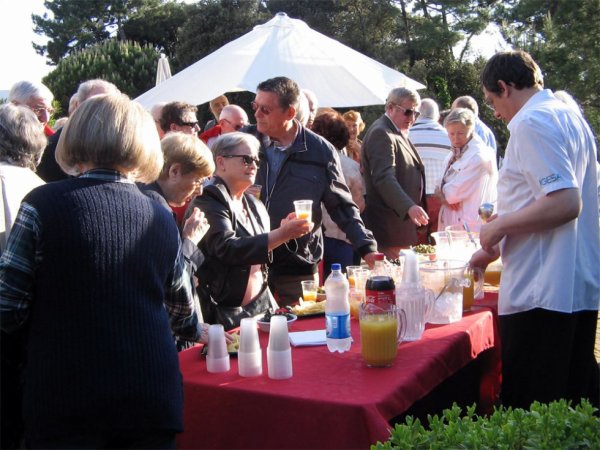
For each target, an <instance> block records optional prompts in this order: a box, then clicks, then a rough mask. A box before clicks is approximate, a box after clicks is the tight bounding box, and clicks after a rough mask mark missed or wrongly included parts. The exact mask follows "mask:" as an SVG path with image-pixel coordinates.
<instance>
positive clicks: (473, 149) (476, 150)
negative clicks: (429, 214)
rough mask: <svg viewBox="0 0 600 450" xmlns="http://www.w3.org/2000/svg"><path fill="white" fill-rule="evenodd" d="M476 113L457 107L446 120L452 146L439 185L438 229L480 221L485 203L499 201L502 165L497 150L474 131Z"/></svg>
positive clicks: (437, 193) (437, 189)
mask: <svg viewBox="0 0 600 450" xmlns="http://www.w3.org/2000/svg"><path fill="white" fill-rule="evenodd" d="M475 120H476V117H475V114H474V113H473V111H471V110H469V109H466V108H455V109H453V110H452V111H451V112H450V114H448V116H447V117H446V119H445V120H444V126H445V127H446V131H448V137H449V138H450V143H451V145H452V154H451V155H450V156H449V160H448V162H447V165H446V171H445V172H444V176H443V177H442V180H441V184H440V185H439V186H437V187H436V190H435V194H436V195H437V196H438V197H439V199H440V201H441V203H442V206H441V208H440V215H439V222H438V230H439V231H444V230H445V229H446V227H448V226H450V225H461V226H462V225H463V224H464V223H473V222H477V221H478V220H479V219H478V218H479V215H478V212H477V211H478V209H479V205H481V204H482V203H492V204H495V203H496V200H497V184H498V168H497V166H496V157H495V153H494V151H493V149H492V148H491V147H489V146H488V145H486V144H485V143H484V142H483V141H482V140H481V138H480V137H479V136H478V135H477V134H476V133H475V132H474V130H475Z"/></svg>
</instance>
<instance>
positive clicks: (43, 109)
mask: <svg viewBox="0 0 600 450" xmlns="http://www.w3.org/2000/svg"><path fill="white" fill-rule="evenodd" d="M30 109H31V110H32V111H33V112H34V113H35V115H36V116H39V115H40V114H42V113H43V112H47V113H48V115H49V116H51V115H52V114H54V108H52V107H51V106H49V107H47V108H46V107H45V106H35V107H33V108H30Z"/></svg>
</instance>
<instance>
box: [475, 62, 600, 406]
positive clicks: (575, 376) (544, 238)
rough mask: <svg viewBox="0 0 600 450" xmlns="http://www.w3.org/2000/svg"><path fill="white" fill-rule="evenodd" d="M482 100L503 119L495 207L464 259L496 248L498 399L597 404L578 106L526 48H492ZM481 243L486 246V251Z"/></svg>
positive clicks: (592, 253) (599, 248)
mask: <svg viewBox="0 0 600 450" xmlns="http://www.w3.org/2000/svg"><path fill="white" fill-rule="evenodd" d="M481 82H482V85H483V92H484V94H485V98H486V101H487V102H488V103H489V104H490V105H491V106H492V107H493V108H494V109H495V111H496V116H497V117H499V118H501V119H503V120H506V121H507V122H508V128H509V130H510V139H509V142H508V146H507V148H506V156H505V159H504V164H503V166H502V169H501V171H500V177H499V183H498V216H497V217H496V218H495V219H494V220H492V221H490V222H489V223H488V224H487V225H484V226H483V227H482V228H481V234H480V239H481V245H482V248H483V250H480V251H479V252H478V253H476V254H475V255H474V256H473V258H472V260H471V264H472V265H474V266H479V267H485V266H486V265H487V264H488V263H489V262H490V261H492V260H493V259H495V258H497V257H498V255H500V254H501V255H502V261H503V264H504V271H503V273H502V280H501V285H500V296H499V302H498V310H499V314H500V333H501V339H502V370H503V374H502V376H503V379H502V401H503V403H504V404H505V405H508V406H513V407H524V408H527V407H528V406H529V405H530V404H531V403H532V402H533V401H535V400H537V401H540V402H550V401H552V400H557V399H560V398H566V399H569V400H572V401H573V402H574V403H579V401H580V400H581V399H582V398H588V399H589V400H590V401H591V402H592V404H593V405H595V406H596V407H598V406H600V400H599V397H600V392H599V390H600V383H599V375H598V366H597V364H596V361H595V359H594V353H593V352H594V339H595V332H596V321H597V315H598V307H599V303H600V229H599V222H598V220H599V218H598V191H597V189H598V169H597V165H596V159H597V149H596V145H595V142H594V136H593V134H592V132H591V130H590V128H589V126H588V125H587V123H586V122H585V120H583V118H582V117H581V115H579V114H577V113H575V112H573V111H572V110H571V109H569V107H568V106H566V105H564V104H563V103H562V102H560V101H559V100H557V99H556V98H555V97H554V95H553V94H552V92H551V91H550V90H544V89H543V79H542V74H541V71H540V68H539V67H538V66H537V64H536V63H535V61H533V59H532V58H531V56H530V55H528V54H527V53H525V52H521V51H518V52H504V53H498V54H496V55H495V56H493V57H492V58H491V59H490V60H489V61H488V63H487V65H486V66H485V68H484V69H483V72H482V74H481ZM486 252H487V253H486Z"/></svg>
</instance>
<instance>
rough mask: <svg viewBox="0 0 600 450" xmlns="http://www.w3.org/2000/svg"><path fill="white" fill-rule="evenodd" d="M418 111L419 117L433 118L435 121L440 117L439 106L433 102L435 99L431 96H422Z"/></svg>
mask: <svg viewBox="0 0 600 450" xmlns="http://www.w3.org/2000/svg"><path fill="white" fill-rule="evenodd" d="M419 112H420V113H421V117H426V118H428V119H433V120H434V121H436V122H437V121H438V120H439V118H440V107H439V106H438V104H437V103H436V102H435V100H433V99H431V98H424V99H423V100H422V101H421V107H420V108H419Z"/></svg>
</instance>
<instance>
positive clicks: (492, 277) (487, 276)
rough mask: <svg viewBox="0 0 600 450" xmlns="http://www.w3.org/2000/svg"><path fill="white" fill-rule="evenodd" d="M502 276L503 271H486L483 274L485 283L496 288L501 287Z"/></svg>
mask: <svg viewBox="0 0 600 450" xmlns="http://www.w3.org/2000/svg"><path fill="white" fill-rule="evenodd" d="M501 275H502V271H501V270H486V271H485V273H484V274H483V281H485V282H486V283H487V284H491V285H494V286H500V276H501Z"/></svg>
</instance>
